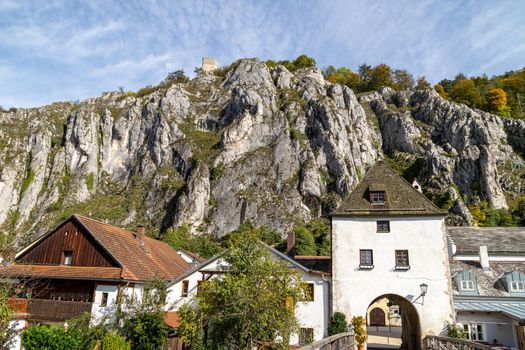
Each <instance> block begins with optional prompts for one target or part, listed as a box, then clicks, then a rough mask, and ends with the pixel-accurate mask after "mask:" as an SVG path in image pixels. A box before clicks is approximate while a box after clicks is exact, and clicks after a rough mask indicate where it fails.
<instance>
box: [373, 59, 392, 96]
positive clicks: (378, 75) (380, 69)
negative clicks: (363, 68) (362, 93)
mask: <svg viewBox="0 0 525 350" xmlns="http://www.w3.org/2000/svg"><path fill="white" fill-rule="evenodd" d="M368 76H369V79H368V84H367V88H368V90H377V89H379V88H380V87H382V86H389V87H391V88H395V87H396V86H395V84H394V82H393V81H392V68H390V66H388V65H386V64H384V63H381V64H378V65H377V66H375V67H374V68H372V69H370V70H369V72H368Z"/></svg>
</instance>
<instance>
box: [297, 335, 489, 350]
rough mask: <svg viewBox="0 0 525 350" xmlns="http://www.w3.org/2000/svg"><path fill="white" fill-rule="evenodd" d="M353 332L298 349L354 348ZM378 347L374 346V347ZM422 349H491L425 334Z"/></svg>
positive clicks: (469, 342)
mask: <svg viewBox="0 0 525 350" xmlns="http://www.w3.org/2000/svg"><path fill="white" fill-rule="evenodd" d="M354 345H355V342H354V334H353V333H351V332H350V333H341V334H336V335H332V336H330V337H328V338H325V339H323V340H320V341H318V342H315V343H313V344H310V345H305V346H303V347H300V348H299V349H298V350H354ZM376 348H379V347H374V349H376ZM422 349H423V350H491V349H492V348H491V346H490V345H485V344H479V343H476V342H473V341H469V340H465V339H457V338H448V337H439V336H427V337H425V338H424V339H423V342H422Z"/></svg>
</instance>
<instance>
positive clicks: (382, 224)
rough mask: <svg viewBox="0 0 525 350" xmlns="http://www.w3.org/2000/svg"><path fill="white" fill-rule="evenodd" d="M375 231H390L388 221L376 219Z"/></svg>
mask: <svg viewBox="0 0 525 350" xmlns="http://www.w3.org/2000/svg"><path fill="white" fill-rule="evenodd" d="M377 232H390V221H378V222H377Z"/></svg>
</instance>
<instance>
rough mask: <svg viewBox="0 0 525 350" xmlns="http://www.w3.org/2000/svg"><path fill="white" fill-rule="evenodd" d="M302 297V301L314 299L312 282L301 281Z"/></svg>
mask: <svg viewBox="0 0 525 350" xmlns="http://www.w3.org/2000/svg"><path fill="white" fill-rule="evenodd" d="M302 288H303V298H302V299H301V300H302V301H314V284H313V283H303V285H302Z"/></svg>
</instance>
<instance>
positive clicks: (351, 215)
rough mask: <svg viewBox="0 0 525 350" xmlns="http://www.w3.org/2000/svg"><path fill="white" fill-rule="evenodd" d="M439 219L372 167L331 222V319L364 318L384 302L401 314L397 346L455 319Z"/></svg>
mask: <svg viewBox="0 0 525 350" xmlns="http://www.w3.org/2000/svg"><path fill="white" fill-rule="evenodd" d="M445 214H446V213H444V212H443V211H441V210H440V209H439V208H437V207H436V206H435V205H434V204H433V203H432V202H431V201H429V200H428V199H427V198H426V197H425V196H424V195H423V194H422V193H421V192H420V188H418V189H415V188H414V187H412V185H411V184H410V183H408V182H406V181H405V180H404V179H403V178H401V177H400V176H398V175H397V174H396V173H395V172H394V171H393V170H392V169H390V168H389V167H388V166H387V165H386V164H385V163H383V162H382V161H378V162H377V163H376V164H375V165H374V166H373V167H372V168H371V169H370V170H369V171H368V173H367V174H366V176H365V177H364V179H363V180H362V181H361V182H360V183H359V184H358V185H357V186H356V188H355V189H354V190H353V192H352V193H351V194H350V195H349V196H348V197H347V198H346V200H345V201H344V203H343V204H342V205H341V206H340V207H339V208H338V209H337V210H336V211H335V212H334V213H332V214H331V218H332V285H333V292H332V294H333V310H332V311H333V312H336V311H340V312H343V313H344V314H345V315H346V316H347V318H351V317H352V316H354V315H361V316H363V317H366V315H367V309H368V307H369V305H371V304H372V303H373V302H375V301H377V300H380V299H382V298H384V297H387V298H388V299H389V300H391V301H392V302H395V303H396V304H397V305H399V307H400V310H401V311H400V312H401V316H402V324H403V335H402V341H403V346H404V347H405V348H408V349H419V348H420V346H421V344H420V339H421V338H422V337H424V336H425V335H438V334H440V333H442V332H443V329H444V322H445V321H452V320H453V318H454V313H453V306H452V286H451V279H450V267H449V259H448V252H447V241H446V236H445V223H444V217H445Z"/></svg>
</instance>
